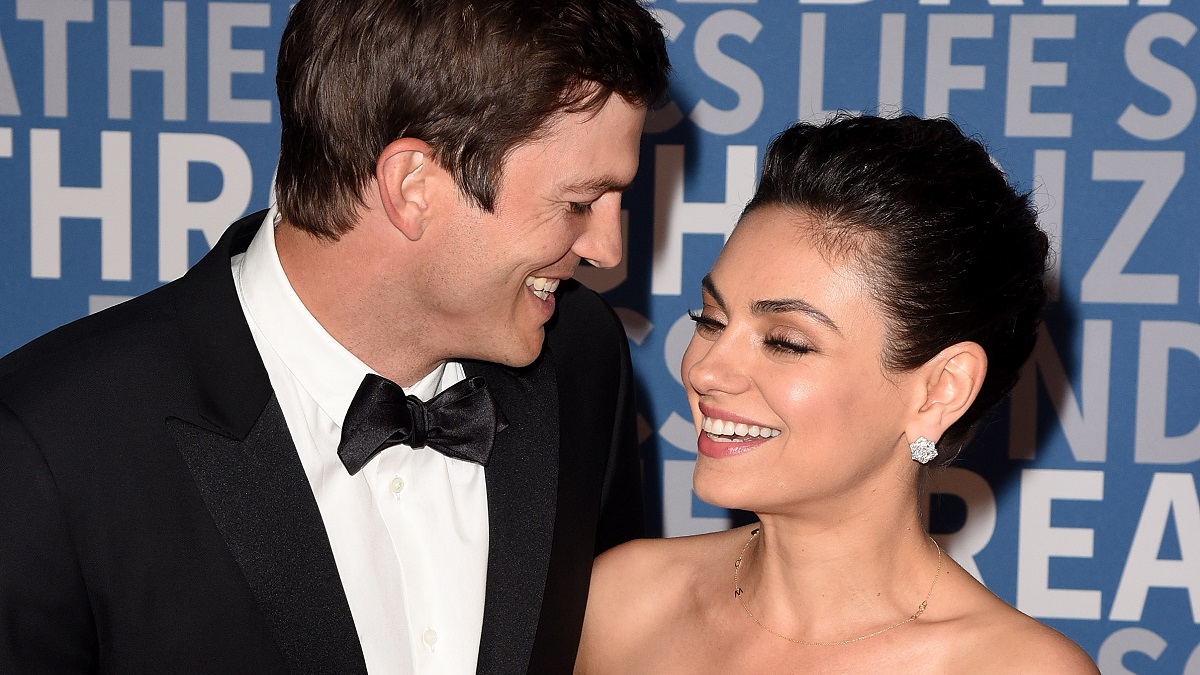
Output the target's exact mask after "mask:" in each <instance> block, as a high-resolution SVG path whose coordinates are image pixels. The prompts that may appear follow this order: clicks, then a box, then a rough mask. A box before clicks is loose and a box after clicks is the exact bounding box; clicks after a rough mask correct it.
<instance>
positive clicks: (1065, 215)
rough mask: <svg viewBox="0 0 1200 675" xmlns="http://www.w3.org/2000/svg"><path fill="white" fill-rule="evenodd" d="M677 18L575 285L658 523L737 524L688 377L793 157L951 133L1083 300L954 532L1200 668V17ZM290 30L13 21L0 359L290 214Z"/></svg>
mask: <svg viewBox="0 0 1200 675" xmlns="http://www.w3.org/2000/svg"><path fill="white" fill-rule="evenodd" d="M652 7H653V8H654V11H656V12H657V13H658V15H659V17H660V19H661V20H662V22H663V24H664V26H665V27H666V29H667V32H668V39H669V42H670V50H671V56H672V60H673V62H674V64H675V75H674V78H673V81H672V87H671V101H670V102H668V103H667V104H666V105H664V106H662V107H661V108H659V109H657V110H655V111H654V112H653V114H652V115H651V117H650V119H649V121H648V124H647V131H646V136H645V139H644V143H643V151H642V170H641V173H640V175H639V178H638V181H637V183H636V184H635V185H634V186H633V188H632V189H631V190H630V191H629V192H628V193H627V197H626V199H625V207H626V209H627V216H628V217H627V225H628V228H627V231H628V254H627V256H626V258H625V261H624V262H623V263H622V265H621V266H620V267H619V268H617V269H615V270H610V271H598V270H583V271H582V273H581V275H580V276H581V277H583V278H584V280H585V281H586V282H587V283H589V284H590V285H592V286H593V287H594V288H597V289H600V290H602V291H604V292H605V293H606V295H607V297H608V298H609V300H610V301H611V302H612V303H613V305H614V306H616V307H618V310H619V312H620V313H621V316H622V319H623V320H624V321H625V324H626V328H627V331H628V333H629V336H630V340H631V346H632V349H633V355H634V360H635V366H636V369H637V373H638V379H639V385H640V394H641V401H640V408H641V410H640V412H641V420H640V422H641V438H642V451H643V455H644V457H645V460H646V462H645V469H646V476H647V480H648V482H649V489H650V491H651V496H652V500H651V501H652V508H653V510H654V512H655V513H654V515H655V520H654V522H655V524H656V525H657V526H658V527H660V528H661V532H662V533H664V534H667V535H679V534H686V533H693V532H700V531H706V530H712V529H718V528H723V527H726V526H728V524H729V523H730V522H731V517H732V518H734V519H736V518H737V517H738V516H737V515H736V514H734V515H732V516H731V514H728V513H726V512H724V511H723V510H720V509H716V508H714V507H712V506H709V505H706V504H703V503H701V502H700V501H698V500H697V499H696V498H695V497H694V495H693V494H692V491H691V466H692V462H693V460H694V458H695V452H696V450H695V438H694V432H693V430H692V425H691V422H690V421H689V417H690V416H689V412H688V408H687V405H686V401H685V397H684V393H683V388H682V386H681V384H680V382H679V375H678V366H679V361H680V358H681V356H682V353H683V349H684V346H685V345H686V343H687V340H688V338H689V336H690V333H691V324H690V322H688V321H687V320H686V318H685V313H686V310H687V309H688V308H690V307H693V306H695V305H696V303H697V300H698V288H699V280H700V277H701V276H702V275H703V274H704V273H705V272H706V271H707V270H708V268H709V266H710V265H711V264H712V262H713V260H714V258H715V256H716V254H717V251H718V250H719V248H720V246H721V244H722V242H723V241H724V237H725V236H726V235H727V234H728V232H729V231H730V229H731V228H732V226H733V224H734V221H735V219H736V216H737V213H738V212H739V210H740V209H741V207H742V205H743V204H744V203H745V201H746V199H747V198H748V197H749V196H750V194H751V192H752V190H753V187H754V181H755V176H756V173H757V166H758V161H759V158H760V157H761V155H762V152H763V149H764V148H765V145H766V143H767V141H768V140H769V139H770V137H771V135H772V134H774V133H776V132H778V131H779V130H781V129H782V128H783V127H785V126H786V125H787V124H788V123H789V122H791V121H793V120H795V119H798V118H800V119H820V118H823V117H825V116H826V115H827V114H828V113H829V111H834V110H839V109H847V110H853V111H884V112H893V111H907V112H913V113H916V114H920V115H925V116H935V115H946V114H948V115H950V116H951V117H952V118H954V119H955V120H956V121H958V122H959V123H960V124H961V125H962V126H963V127H964V128H965V129H967V130H968V131H969V132H970V133H972V134H978V135H979V136H981V137H983V138H985V139H987V143H988V147H989V148H990V150H991V152H992V155H993V157H994V158H995V160H996V161H997V162H998V163H999V164H1000V165H1002V166H1003V167H1004V168H1005V170H1006V171H1008V172H1009V174H1010V176H1012V177H1013V179H1014V180H1015V181H1016V182H1018V183H1019V184H1021V185H1022V186H1024V187H1026V188H1029V189H1032V190H1034V191H1035V195H1036V199H1037V203H1038V205H1039V208H1040V210H1041V212H1042V218H1043V220H1042V222H1043V226H1044V227H1045V229H1046V230H1047V231H1048V232H1049V233H1050V234H1051V236H1052V238H1053V239H1054V241H1055V243H1056V249H1057V251H1058V254H1057V257H1056V262H1055V289H1056V293H1057V298H1056V302H1055V304H1054V305H1053V307H1052V308H1051V313H1050V316H1049V318H1048V320H1047V329H1046V330H1045V331H1044V332H1043V334H1042V339H1041V341H1040V343H1039V345H1038V347H1037V351H1036V354H1035V357H1034V359H1033V361H1032V363H1031V364H1030V366H1029V367H1028V368H1027V371H1026V373H1025V376H1024V377H1023V379H1022V381H1021V383H1020V384H1019V385H1018V387H1017V390H1016V391H1015V392H1014V395H1013V397H1012V400H1011V401H1010V403H1009V404H1007V405H1006V406H1004V409H1003V410H1001V411H999V414H997V415H995V416H994V417H993V418H992V420H991V422H990V423H989V424H988V425H987V426H986V428H985V429H984V431H983V433H982V434H981V436H980V438H979V439H978V441H977V442H976V443H975V444H974V445H973V446H972V447H971V448H970V449H969V450H968V456H967V457H966V459H965V461H964V462H963V463H962V464H961V465H960V466H959V467H956V468H953V469H949V470H947V471H945V472H944V473H942V474H941V475H940V476H939V477H938V478H937V479H936V482H935V490H934V494H933V495H931V501H932V507H933V508H932V509H931V511H932V512H933V517H932V520H933V522H932V523H931V527H932V530H933V531H934V532H935V533H936V534H937V536H938V539H939V541H940V542H941V543H942V544H943V545H944V546H945V547H946V549H947V550H948V551H949V552H950V553H951V554H952V555H953V556H954V557H955V559H957V560H958V561H959V563H961V564H962V565H963V566H964V567H966V568H967V569H968V570H969V571H971V572H972V573H973V574H975V575H976V576H977V577H979V578H980V579H982V580H983V581H984V582H985V583H986V584H987V585H988V586H989V587H990V588H992V589H993V590H994V591H995V592H996V593H998V594H999V595H1000V596H1001V597H1003V598H1004V599H1005V600H1007V601H1009V602H1011V603H1012V604H1014V605H1016V606H1017V607H1018V608H1019V609H1021V610H1022V611H1024V612H1026V613H1028V614H1030V615H1032V616H1035V617H1037V618H1039V619H1042V620H1044V621H1046V622H1047V623H1050V624H1051V625H1053V626H1055V627H1056V628H1058V629H1060V630H1062V631H1064V632H1065V633H1067V634H1068V635H1070V636H1071V637H1072V638H1074V639H1075V640H1076V641H1078V642H1079V643H1080V644H1081V645H1083V647H1084V648H1085V649H1087V651H1088V652H1089V653H1090V654H1091V655H1092V656H1093V658H1096V659H1097V660H1098V662H1099V664H1100V666H1101V669H1102V670H1103V671H1104V672H1105V673H1126V672H1136V673H1188V674H1189V675H1200V644H1198V643H1200V630H1197V626H1198V625H1200V500H1198V498H1197V488H1196V472H1197V467H1198V466H1200V386H1197V384H1196V382H1197V381H1198V380H1200V228H1197V217H1196V215H1195V214H1196V213H1197V212H1200V189H1198V188H1200V185H1198V182H1200V179H1198V176H1200V169H1197V168H1196V167H1195V166H1192V165H1191V164H1194V161H1195V159H1196V153H1197V139H1198V134H1200V130H1198V125H1197V123H1196V113H1197V79H1198V77H1200V39H1195V35H1196V32H1197V27H1196V24H1197V22H1198V21H1200V6H1198V5H1197V3H1196V2H1195V0H763V1H762V2H755V1H754V0H740V1H737V0H727V1H724V2H720V1H712V0H674V1H672V0H660V1H659V2H656V3H654V4H653V5H652ZM288 8H289V3H288V2H284V1H279V0H272V1H271V2H204V1H202V0H188V1H187V2H164V1H162V0H107V1H102V0H0V194H2V195H3V197H2V204H3V212H2V213H0V353H4V352H7V351H9V350H11V349H13V348H15V347H17V346H19V345H20V344H22V343H24V342H26V341H27V340H29V339H31V338H33V337H35V336H37V335H39V334H41V333H43V332H45V331H47V330H49V329H51V328H53V327H55V326H57V325H60V324H62V323H65V322H67V321H69V320H72V319H75V318H78V317H80V316H83V315H85V314H87V313H88V312H93V311H97V310H99V309H101V308H103V307H106V306H108V305H110V304H112V303H114V302H118V301H120V300H121V299H123V298H126V297H129V296H132V295H136V294H139V293H142V292H145V291H147V290H149V289H151V288H153V287H155V286H156V285H158V284H160V283H163V282H165V281H168V280H170V279H173V278H175V277H177V276H179V275H180V274H182V273H183V271H184V270H185V269H186V268H187V267H188V265H189V264H191V263H192V262H194V261H196V260H197V259H198V258H199V257H200V256H201V255H202V254H203V253H204V252H205V251H206V250H207V249H208V247H209V246H210V244H211V243H213V242H215V241H216V239H217V237H218V236H219V234H220V232H221V231H222V230H223V229H224V226H225V225H226V224H228V223H229V222H232V221H233V220H234V219H236V218H237V217H239V216H241V215H243V214H244V213H248V212H250V211H253V210H257V209H259V208H262V207H264V206H265V205H266V204H267V203H268V201H269V199H270V192H271V183H272V173H273V171H274V166H275V159H276V152H277V148H278V124H277V122H276V116H277V106H276V103H275V102H274V86H273V76H274V72H273V71H274V68H273V63H274V51H275V46H276V44H277V41H278V37H279V34H280V32H281V30H282V27H283V24H284V22H285V20H286V15H287V11H288ZM1189 160H1191V162H1189ZM167 216H169V217H167Z"/></svg>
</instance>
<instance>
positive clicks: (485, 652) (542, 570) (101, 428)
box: [0, 213, 642, 673]
mask: <svg viewBox="0 0 1200 675" xmlns="http://www.w3.org/2000/svg"><path fill="white" fill-rule="evenodd" d="M262 220H263V214H262V213H258V214H254V215H252V216H249V217H247V218H245V219H243V220H241V221H239V222H238V223H235V224H234V226H233V227H231V228H230V230H229V231H228V232H227V233H226V234H225V236H224V237H222V239H221V241H220V242H219V243H218V244H217V246H216V247H215V248H214V249H213V251H212V252H211V253H209V254H208V255H207V256H206V257H205V258H204V259H203V260H201V261H200V262H199V263H198V264H197V265H196V266H195V267H194V268H193V269H192V270H190V271H189V272H188V274H186V275H185V276H184V277H183V278H182V279H180V280H178V281H176V282H173V283H171V284H168V285H166V286H164V287H162V288H159V289H157V290H155V291H153V292H151V293H148V294H146V295H144V296H141V297H139V298H135V299H133V300H130V301H128V302H126V303H124V304H122V305H119V306H117V307H114V308H112V309H110V310H108V311H105V312H102V313H100V314H97V315H95V316H92V317H88V318H85V319H82V320H80V321H77V322H75V323H73V324H69V325H67V326H65V327H63V328H60V329H58V330H56V331H54V332H52V333H50V334H48V335H46V336H43V337H42V338H40V339H38V340H36V341H34V342H32V343H30V344H29V345H26V346H25V347H22V348H21V349H19V350H17V351H16V352H13V353H12V354H10V355H8V356H7V357H5V358H4V359H3V360H0V672H6V673H27V672H28V673H33V672H39V673H40V672H55V673H61V672H81V671H85V672H86V671H105V672H154V673H166V672H213V673H217V672H231V673H232V672H243V673H271V672H284V671H291V672H312V673H354V672H362V671H364V670H365V666H364V662H363V656H362V650H361V647H360V645H359V642H358V637H357V634H356V632H355V628H354V623H353V620H352V618H351V615H350V610H349V606H348V604H347V602H346V598H345V594H344V592H343V590H342V585H341V580H340V578H339V577H338V572H337V568H336V566H335V564H334V560H333V554H332V552H331V549H330V546H329V541H328V538H327V536H326V533H325V528H324V525H323V523H322V521H321V516H320V513H319V512H318V510H317V505H316V501H315V499H314V498H313V495H312V491H311V489H310V488H309V485H308V481H307V479H306V478H305V475H304V472H303V470H302V468H301V465H300V461H299V459H298V457H297V455H296V450H295V447H294V445H293V444H292V441H291V438H290V436H289V435H288V432H287V428H286V425H285V423H284V419H283V414H282V412H281V410H280V407H279V405H278V403H277V402H276V400H275V397H274V394H273V392H272V390H271V386H270V382H269V381H268V379H267V374H266V371H265V370H264V368H263V365H262V362H261V360H260V358H259V355H258V352H257V350H256V348H255V345H254V342H253V339H252V338H251V335H250V332H249V329H248V327H247V325H246V322H245V319H244V316H243V314H242V310H241V308H240V306H239V304H238V300H237V295H236V292H235V290H234V285H233V280H232V275H231V274H230V257H231V256H232V255H234V254H236V253H238V252H240V251H243V250H245V248H246V247H247V246H248V245H249V242H250V239H251V238H252V237H253V235H254V233H255V232H256V231H257V229H258V226H259V225H260V223H261V222H262ZM559 295H560V299H559V302H558V311H557V314H556V317H555V319H554V320H553V321H552V322H551V323H550V324H548V325H547V339H546V344H545V346H544V348H543V352H542V355H541V356H540V357H539V359H538V360H537V361H536V362H535V363H534V364H533V365H531V366H529V367H527V368H523V369H519V370H512V369H508V368H503V367H499V366H496V365H492V364H484V363H475V362H468V363H466V364H465V368H466V371H467V374H468V375H469V376H473V375H482V376H483V377H485V378H486V379H487V381H488V385H489V387H490V388H491V389H492V392H493V393H494V394H495V396H496V397H497V400H498V401H499V404H500V406H501V408H502V409H503V411H504V414H505V416H506V417H507V418H508V421H509V424H510V426H509V428H508V429H506V430H505V431H504V432H502V433H501V434H500V435H499V436H498V438H497V445H496V447H495V449H494V451H493V455H492V460H491V463H490V464H489V465H488V467H487V469H486V477H487V495H488V511H489V518H490V525H491V538H490V542H491V543H490V551H489V558H488V576H487V595H486V599H485V607H484V620H483V635H482V641H481V645H480V655H479V672H480V673H518V672H535V673H542V672H547V673H556V672H569V671H570V669H571V666H572V663H573V662H574V656H575V650H576V647H577V644H578V639H579V631H580V625H581V622H582V617H583V607H584V603H585V600H586V597H587V585H588V578H589V573H590V569H591V561H592V557H593V555H594V553H595V552H596V551H597V550H602V549H604V548H606V547H608V546H611V545H613V544H616V543H619V542H620V541H623V540H626V539H630V538H633V537H635V536H638V535H639V534H640V533H641V528H642V520H641V519H642V513H641V490H640V485H639V482H638V464H637V458H636V454H635V453H636V447H635V444H636V440H635V438H634V433H635V432H634V423H633V419H634V418H633V406H632V400H631V390H632V387H631V375H630V368H629V355H628V346H627V343H626V341H625V338H624V335H623V333H622V332H621V329H620V325H619V323H618V322H617V321H616V318H615V316H614V315H613V313H612V311H611V310H610V309H608V308H607V306H606V305H605V304H604V303H603V302H602V301H601V300H600V299H599V298H598V297H597V296H595V295H594V294H593V293H591V292H590V291H588V290H586V289H584V288H582V287H581V286H579V285H578V284H575V283H565V284H563V286H562V288H561V289H560V292H559ZM397 349H403V345H397Z"/></svg>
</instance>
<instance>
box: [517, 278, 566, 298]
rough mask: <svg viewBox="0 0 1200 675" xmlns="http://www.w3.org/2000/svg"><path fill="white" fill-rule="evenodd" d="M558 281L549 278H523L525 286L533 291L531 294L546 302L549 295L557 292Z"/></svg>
mask: <svg viewBox="0 0 1200 675" xmlns="http://www.w3.org/2000/svg"><path fill="white" fill-rule="evenodd" d="M559 281H561V280H560V279H551V278H549V277H534V276H528V277H525V285H526V286H528V287H529V288H530V290H532V291H533V294H534V295H536V296H538V298H539V299H541V300H546V299H547V298H549V297H550V294H551V293H553V292H554V291H556V290H558V284H559Z"/></svg>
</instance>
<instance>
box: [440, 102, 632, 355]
mask: <svg viewBox="0 0 1200 675" xmlns="http://www.w3.org/2000/svg"><path fill="white" fill-rule="evenodd" d="M644 118H645V109H644V108H641V107H637V106H633V105H630V104H629V103H627V102H626V101H625V100H624V99H622V98H621V97H620V96H611V97H610V98H609V99H608V101H607V102H606V103H605V104H604V106H603V107H602V108H601V109H600V110H599V111H598V112H595V113H572V114H566V115H562V116H560V117H559V118H557V119H556V120H555V121H554V122H553V123H552V124H551V125H550V126H549V128H548V129H547V130H546V133H544V134H542V135H541V137H540V138H538V139H536V140H534V141H531V142H529V143H528V144H525V145H521V146H519V147H517V148H515V149H514V150H513V151H512V152H511V153H510V154H509V155H508V158H507V159H506V160H505V163H504V167H503V174H502V178H501V182H500V186H499V190H498V192H497V195H496V201H495V207H496V208H495V211H494V213H486V212H484V211H482V210H481V209H479V208H477V207H475V206H474V205H473V204H471V203H470V202H469V201H468V200H467V199H466V198H465V197H463V196H462V195H460V194H457V195H456V199H455V200H452V201H454V202H455V203H453V204H450V205H449V206H448V207H447V208H445V210H444V211H442V212H441V213H436V214H431V217H434V218H436V220H437V225H435V227H439V231H437V233H436V236H438V237H439V241H438V242H437V246H436V247H435V250H436V251H437V252H438V253H437V257H438V261H437V268H436V269H435V270H432V271H433V274H430V275H427V278H428V279H429V283H428V288H427V296H426V300H427V305H426V306H427V307H428V309H429V312H430V313H429V318H430V324H429V325H430V326H436V327H437V329H436V330H437V332H438V334H439V335H441V336H442V337H443V338H444V340H445V344H444V345H443V347H444V349H445V354H444V356H445V358H473V359H481V360H486V361H492V362H497V363H503V364H506V365H511V366H523V365H527V364H529V363H531V362H532V361H533V360H534V359H535V358H537V355H538V354H539V353H540V352H541V348H542V341H543V339H544V337H545V334H544V331H543V325H544V324H545V323H546V321H548V320H549V319H550V317H551V316H552V315H553V314H554V306H555V297H554V289H556V288H557V287H558V284H559V282H560V281H561V280H563V279H567V278H570V277H571V276H572V275H573V274H574V272H575V268H576V267H577V266H578V265H579V263H580V260H589V261H591V262H592V263H593V264H595V265H597V266H600V267H612V266H614V265H616V264H617V263H618V262H620V260H621V226H620V212H621V191H622V190H624V188H625V187H626V186H628V185H629V183H630V181H632V180H633V176H634V174H635V173H636V172H637V165H638V143H639V140H640V138H641V133H642V122H643V120H644ZM448 201H451V200H448ZM431 233H433V231H431ZM443 329H444V330H443Z"/></svg>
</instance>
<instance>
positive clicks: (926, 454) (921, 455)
mask: <svg viewBox="0 0 1200 675" xmlns="http://www.w3.org/2000/svg"><path fill="white" fill-rule="evenodd" d="M908 449H909V450H910V451H911V452H912V458H913V461H916V462H920V463H921V464H928V463H929V462H930V460H932V459H933V458H934V457H937V454H938V453H937V446H936V445H934V444H933V441H931V440H929V439H928V438H925V437H924V436H921V437H920V438H918V439H917V440H915V441H913V442H912V443H909V444H908Z"/></svg>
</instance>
